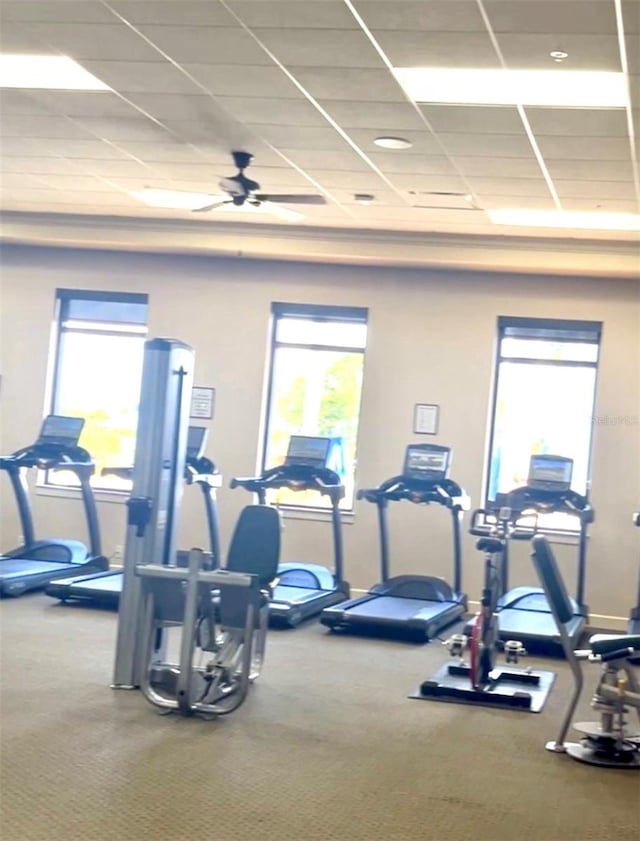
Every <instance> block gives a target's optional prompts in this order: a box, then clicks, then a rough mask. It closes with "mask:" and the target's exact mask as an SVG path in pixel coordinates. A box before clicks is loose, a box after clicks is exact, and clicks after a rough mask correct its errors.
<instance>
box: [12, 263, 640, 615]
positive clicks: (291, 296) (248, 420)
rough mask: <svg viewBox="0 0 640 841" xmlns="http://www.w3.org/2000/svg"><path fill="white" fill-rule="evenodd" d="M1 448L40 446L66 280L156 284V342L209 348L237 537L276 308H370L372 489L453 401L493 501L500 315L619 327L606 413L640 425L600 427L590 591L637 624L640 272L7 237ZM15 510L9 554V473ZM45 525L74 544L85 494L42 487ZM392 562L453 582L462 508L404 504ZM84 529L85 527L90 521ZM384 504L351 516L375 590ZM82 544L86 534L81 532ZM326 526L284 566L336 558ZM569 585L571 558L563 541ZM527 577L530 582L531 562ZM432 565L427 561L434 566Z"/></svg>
mask: <svg viewBox="0 0 640 841" xmlns="http://www.w3.org/2000/svg"><path fill="white" fill-rule="evenodd" d="M1 284H2V286H1V289H0V293H1V298H0V301H1V306H2V310H1V320H0V331H1V332H0V337H1V342H0V344H1V356H0V360H1V364H2V370H1V373H2V375H3V387H2V394H1V396H0V401H1V402H0V451H2V452H9V451H11V450H13V449H16V448H17V447H19V446H22V445H24V444H25V443H26V442H27V441H29V440H30V439H31V438H32V437H33V435H34V434H35V431H36V430H37V428H38V426H39V423H40V420H41V418H42V414H43V409H44V395H45V387H46V380H47V359H48V352H49V338H50V328H51V320H52V314H53V301H54V294H55V289H56V288H57V287H61V286H62V287H73V288H75V287H77V288H86V289H103V290H114V291H142V292H148V293H149V296H150V335H152V336H171V337H177V338H180V339H182V340H183V341H185V342H188V343H190V344H191V345H193V346H194V347H195V348H196V352H197V357H196V376H195V380H196V384H197V385H202V386H215V388H216V413H215V418H214V420H213V421H212V423H211V433H210V438H209V447H208V450H209V454H210V456H211V457H212V458H213V459H214V460H215V461H216V462H218V463H219V465H220V467H221V469H222V471H223V472H224V476H225V488H223V489H222V490H221V492H220V493H219V509H220V517H221V531H222V536H223V542H224V543H225V545H226V542H227V540H228V536H229V534H230V531H231V529H232V526H233V523H234V521H235V518H236V516H237V514H238V512H239V510H240V508H241V506H242V505H243V504H245V503H246V502H247V501H248V499H249V498H248V496H247V495H246V494H244V493H243V492H242V491H230V490H229V489H228V479H229V478H230V477H231V476H233V475H247V474H250V473H252V472H253V470H254V469H255V466H256V458H257V446H258V437H259V424H260V411H261V402H262V389H263V379H264V367H265V350H266V347H267V341H268V321H269V308H270V304H271V302H272V301H274V300H282V301H298V302H309V303H317V304H322V303H325V304H329V303H330V304H344V305H354V306H366V307H368V308H369V324H370V330H369V340H368V347H367V353H366V366H365V384H364V393H363V406H362V416H361V429H360V448H359V459H358V460H359V468H358V475H357V483H358V486H359V487H368V486H372V485H375V484H377V483H378V482H380V481H381V480H382V479H383V478H386V477H388V476H390V475H392V474H394V473H396V472H398V470H399V468H400V466H401V461H402V456H403V451H404V447H405V445H406V444H407V443H408V442H409V441H411V440H413V439H414V436H413V435H412V415H413V406H414V404H415V403H416V402H426V403H437V404H439V405H440V407H441V423H440V432H439V435H438V436H437V438H436V439H435V440H436V441H437V442H439V443H445V444H448V445H451V446H452V447H453V449H454V463H453V470H452V476H453V477H454V478H455V479H457V480H458V481H459V482H460V483H461V484H462V485H463V486H464V487H465V488H466V489H467V491H468V493H469V494H470V495H471V497H472V502H473V504H475V505H478V504H480V492H481V488H482V478H483V464H484V455H485V445H486V430H487V416H488V404H489V391H490V386H491V382H492V373H493V372H492V366H493V359H494V339H495V330H496V317H497V316H498V315H519V316H523V315H528V316H545V317H559V318H581V319H596V320H602V321H604V338H603V346H602V357H601V366H600V377H599V390H598V400H597V409H596V415H597V416H598V417H600V418H616V417H618V416H621V417H627V418H628V419H629V420H630V421H631V420H633V419H635V422H627V423H624V422H623V423H618V424H615V425H614V424H606V423H600V424H598V425H597V428H596V434H595V449H594V461H593V489H592V502H593V505H594V508H595V509H596V524H595V525H594V527H593V528H592V537H591V540H590V546H589V568H588V574H587V583H588V587H587V596H588V597H587V601H588V603H589V605H590V607H591V610H592V612H593V613H596V614H604V615H616V616H626V615H627V613H628V610H629V607H630V605H631V602H632V600H633V591H634V588H635V581H636V576H637V573H638V561H639V560H640V534H639V533H638V531H637V530H635V529H633V528H632V526H631V525H630V517H631V513H632V511H633V510H636V509H637V508H638V507H639V506H640V469H639V468H640V425H638V416H639V415H640V340H639V336H640V281H638V282H636V281H604V280H600V281H598V280H580V279H575V280H572V279H567V278H557V279H554V278H536V277H517V278H512V277H508V276H505V275H496V276H489V275H486V274H485V275H482V274H473V273H469V274H467V275H462V274H461V273H460V272H451V273H448V272H444V271H438V272H433V273H430V272H428V271H424V270H408V269H396V270H394V269H389V268H386V269H373V268H358V267H346V266H345V267H340V266H321V265H304V264H295V263H279V262H266V261H265V262H263V261H251V260H246V259H238V260H233V259H220V258H200V257H177V256H176V257H160V256H145V255H134V254H116V253H105V252H95V253H92V252H81V251H64V250H52V249H26V248H25V249H23V248H18V247H8V248H6V249H5V253H4V256H3V265H2V275H1ZM0 501H1V503H2V508H1V513H0V528H1V541H2V545H3V546H7V545H8V544H13V543H14V542H15V540H16V539H17V536H18V535H17V531H18V526H17V522H16V519H15V511H14V508H13V506H12V503H11V499H10V497H9V494H8V488H7V483H6V480H3V484H2V497H1V499H0ZM184 502H185V505H184V516H183V522H182V533H181V540H180V542H181V545H184V546H188V545H194V544H202V543H204V542H205V533H204V527H203V521H202V519H203V518H202V516H201V510H200V499H199V494H192V493H187V494H186V495H185V499H184ZM34 509H35V514H36V516H37V517H38V529H39V532H40V534H43V535H44V534H48V535H51V536H53V535H57V536H65V535H66V536H75V534H76V533H77V529H78V528H79V527H80V522H81V521H80V514H81V511H80V509H79V506H78V503H77V502H76V501H75V500H72V499H65V498H59V497H51V496H44V495H42V494H37V495H36V496H35V499H34ZM390 514H391V526H392V535H391V537H392V550H393V554H394V559H395V563H396V566H395V570H394V571H395V572H420V571H429V572H430V573H433V574H440V575H444V576H445V577H447V578H449V577H450V575H449V565H450V560H449V559H450V551H449V541H450V536H449V532H448V525H449V522H448V517H447V515H446V514H445V513H444V512H443V511H442V510H440V509H437V510H436V509H434V508H433V507H432V508H429V509H423V508H417V507H414V506H411V505H407V504H402V505H397V506H394V507H393V508H392V510H391V511H390ZM100 516H101V522H102V530H103V540H104V549H105V552H106V553H107V554H111V553H112V552H113V550H114V547H115V546H116V545H121V544H122V543H123V542H124V528H125V525H124V523H125V514H124V506H123V505H122V504H121V503H113V502H100ZM82 528H83V527H82ZM376 528H377V526H376V516H375V510H374V509H373V506H371V505H369V504H367V503H357V504H356V511H355V520H354V522H353V523H352V524H349V525H347V526H345V555H346V566H347V577H348V578H349V580H350V581H351V583H352V585H353V586H355V587H360V588H366V587H368V586H369V585H370V584H372V583H374V582H375V581H376V580H377V579H378V571H377V563H378V544H377V531H376ZM78 536H82V535H81V534H79V535H78ZM329 546H330V529H329V526H328V524H326V523H320V522H307V521H304V522H301V521H299V520H293V519H287V521H286V528H285V555H286V558H288V559H292V558H295V557H298V558H303V559H308V560H315V561H317V562H323V561H324V560H325V555H326V552H325V551H324V550H325V548H326V550H327V551H328V549H329ZM559 554H560V557H561V558H562V559H563V561H565V562H566V566H565V569H566V571H567V576H568V581H569V584H572V582H573V577H574V574H575V573H574V563H573V558H574V554H573V553H572V552H570V551H568V550H567V549H566V547H562V548H561V549H559ZM520 555H521V557H517V558H516V560H515V562H514V570H513V576H512V583H514V584H515V583H525V582H526V581H533V573H532V571H531V569H530V567H529V566H528V561H527V559H526V554H524V553H523V552H521V553H520ZM465 556H466V560H465V574H464V582H465V588H466V590H467V592H468V593H469V594H470V596H471V597H472V598H475V597H477V594H478V592H479V589H480V574H481V558H480V556H479V555H478V553H477V552H476V551H475V550H474V549H473V541H472V539H471V538H469V537H468V536H467V537H465ZM423 559H424V560H425V561H426V562H425V563H423Z"/></svg>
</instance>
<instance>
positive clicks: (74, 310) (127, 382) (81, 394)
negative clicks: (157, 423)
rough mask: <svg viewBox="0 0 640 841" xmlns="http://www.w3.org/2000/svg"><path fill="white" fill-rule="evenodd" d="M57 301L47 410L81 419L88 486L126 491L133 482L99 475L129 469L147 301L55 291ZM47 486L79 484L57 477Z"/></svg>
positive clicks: (51, 476) (135, 297)
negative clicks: (90, 467) (89, 463)
mask: <svg viewBox="0 0 640 841" xmlns="http://www.w3.org/2000/svg"><path fill="white" fill-rule="evenodd" d="M56 298H57V322H56V350H55V364H54V369H53V372H52V373H53V380H52V389H51V411H52V412H54V413H55V414H59V415H71V416H75V417H82V418H84V419H85V425H84V429H83V432H82V437H81V439H80V445H81V446H82V447H84V448H85V449H87V450H88V451H89V453H90V454H91V455H92V457H93V459H94V461H95V464H96V470H95V474H94V476H93V477H92V480H91V485H92V487H93V488H97V489H104V490H128V489H129V488H130V486H131V483H130V481H127V480H122V479H119V478H117V477H115V476H109V475H106V476H103V475H102V470H103V469H104V468H105V467H106V468H109V467H128V466H131V465H133V459H134V453H135V439H136V428H137V423H138V403H139V399H140V384H141V380H142V358H143V353H144V342H145V339H146V335H147V296H146V295H142V294H125V293H122V294H120V293H108V292H84V291H80V290H75V289H58V291H57V295H56ZM47 483H48V484H55V485H74V484H77V480H75V481H74V476H73V474H68V473H62V472H56V473H50V474H49V476H48V477H47Z"/></svg>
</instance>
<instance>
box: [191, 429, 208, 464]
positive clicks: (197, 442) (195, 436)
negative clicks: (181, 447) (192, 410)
mask: <svg viewBox="0 0 640 841" xmlns="http://www.w3.org/2000/svg"><path fill="white" fill-rule="evenodd" d="M206 441H207V428H206V427H205V426H190V427H189V431H188V433H187V459H198V458H200V457H201V456H202V453H203V451H204V446H205V444H206Z"/></svg>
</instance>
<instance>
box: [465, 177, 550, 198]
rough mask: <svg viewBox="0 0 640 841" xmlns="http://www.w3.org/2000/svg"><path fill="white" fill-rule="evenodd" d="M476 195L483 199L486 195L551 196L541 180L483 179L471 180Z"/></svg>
mask: <svg viewBox="0 0 640 841" xmlns="http://www.w3.org/2000/svg"><path fill="white" fill-rule="evenodd" d="M470 182H471V186H472V187H473V191H474V193H476V194H477V195H478V196H479V197H480V198H481V199H482V197H483V196H486V195H496V196H500V195H503V196H512V197H514V198H519V197H520V196H541V197H543V198H544V197H545V196H547V195H549V188H548V187H547V184H546V182H545V181H544V179H543V178H542V176H540V178H482V177H476V178H471V179H470Z"/></svg>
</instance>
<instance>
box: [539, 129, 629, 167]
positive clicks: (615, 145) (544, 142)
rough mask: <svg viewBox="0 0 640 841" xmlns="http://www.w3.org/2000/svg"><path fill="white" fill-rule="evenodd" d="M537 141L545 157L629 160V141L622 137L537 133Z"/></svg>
mask: <svg viewBox="0 0 640 841" xmlns="http://www.w3.org/2000/svg"><path fill="white" fill-rule="evenodd" d="M537 141H538V146H539V147H540V151H541V152H542V155H543V156H544V157H545V158H568V159H570V160H575V159H580V160H594V161H599V160H609V161H628V160H629V154H630V152H629V141H628V139H627V138H624V137H552V136H549V135H538V137H537Z"/></svg>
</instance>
